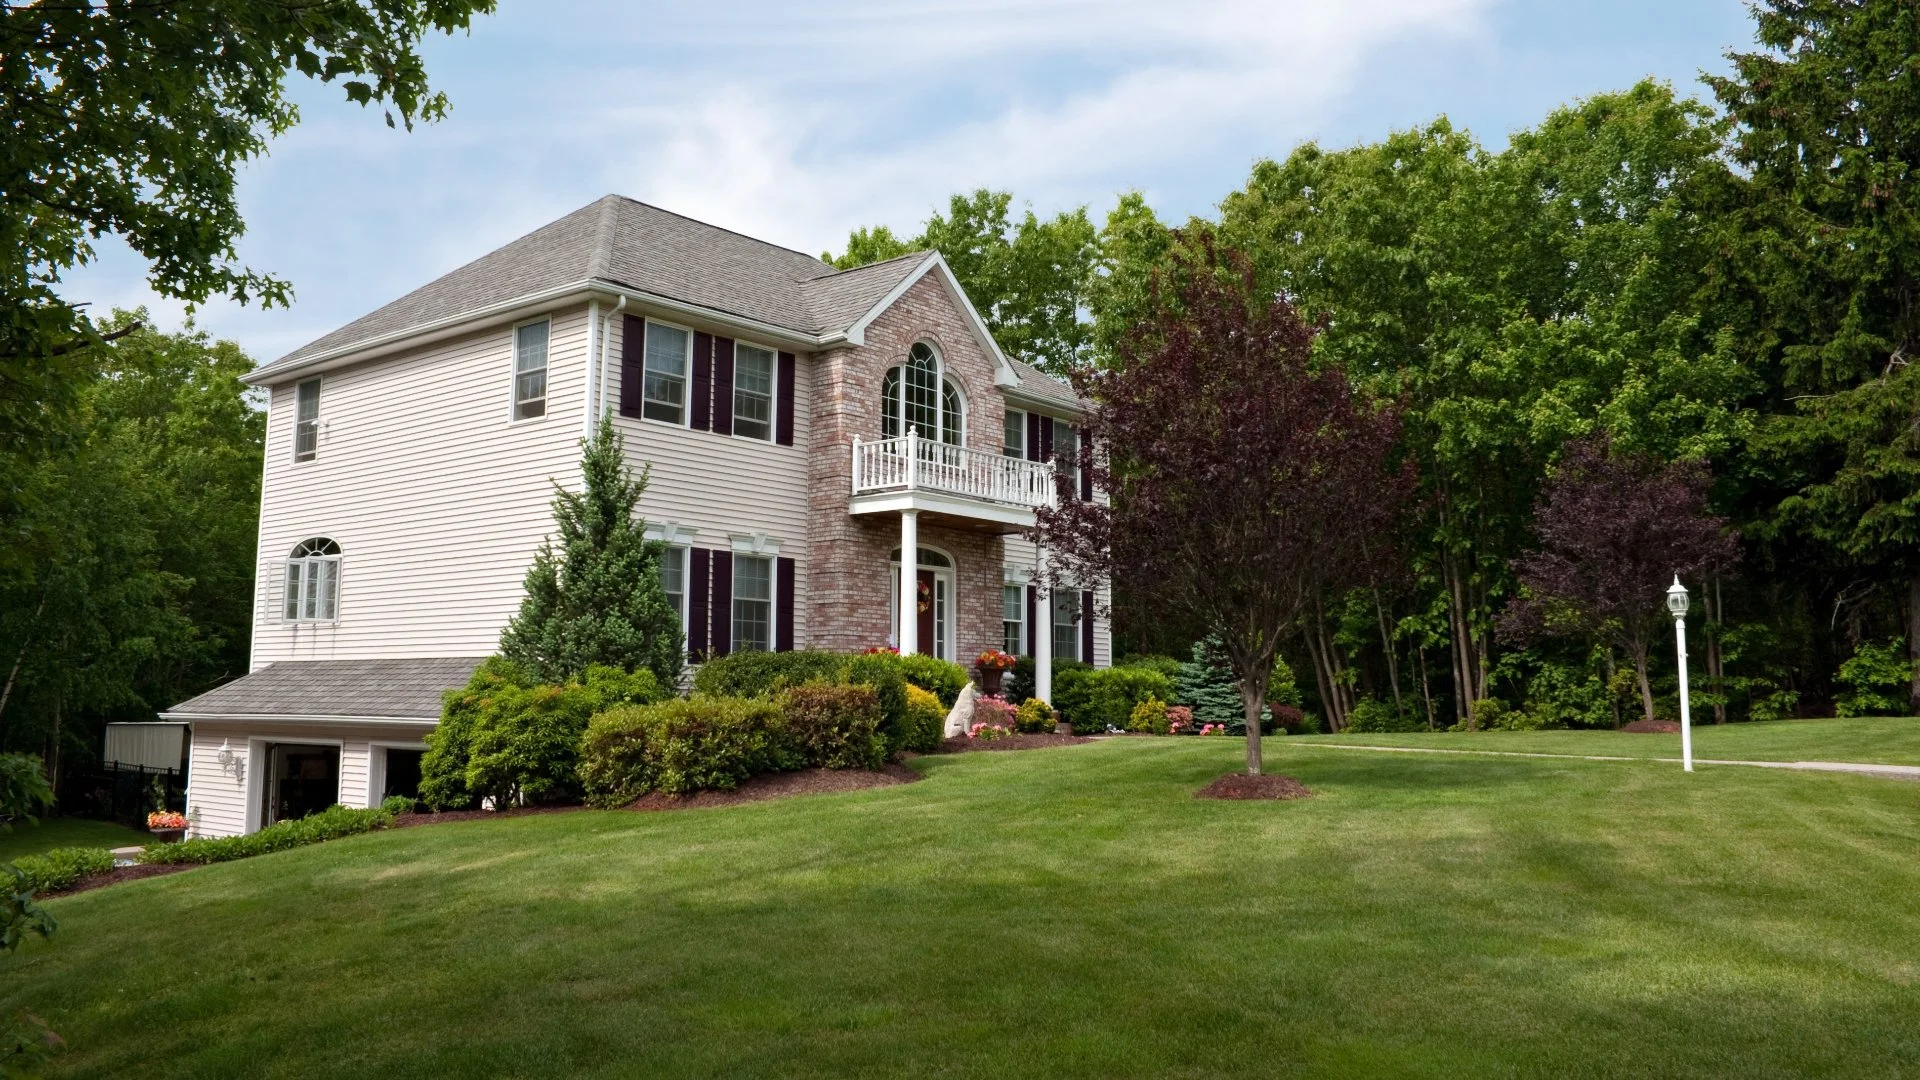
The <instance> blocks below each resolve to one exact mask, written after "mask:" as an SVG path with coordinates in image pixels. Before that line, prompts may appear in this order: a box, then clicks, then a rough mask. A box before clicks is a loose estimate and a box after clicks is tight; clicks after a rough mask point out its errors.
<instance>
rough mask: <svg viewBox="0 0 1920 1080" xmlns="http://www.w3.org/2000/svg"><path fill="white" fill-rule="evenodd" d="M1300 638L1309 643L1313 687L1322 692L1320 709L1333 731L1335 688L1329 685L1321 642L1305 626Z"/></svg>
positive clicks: (1302, 628)
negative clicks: (1321, 655)
mask: <svg viewBox="0 0 1920 1080" xmlns="http://www.w3.org/2000/svg"><path fill="white" fill-rule="evenodd" d="M1300 637H1301V639H1302V640H1303V641H1305V642H1306V643H1307V658H1308V659H1310V660H1312V661H1313V685H1314V688H1315V689H1317V690H1319V691H1320V708H1321V709H1323V710H1325V712H1326V714H1327V727H1328V729H1329V730H1331V729H1332V728H1333V723H1334V719H1333V714H1334V709H1335V708H1336V706H1335V704H1334V700H1333V688H1332V687H1331V686H1329V685H1328V683H1327V667H1326V664H1325V663H1324V662H1323V661H1322V660H1321V657H1320V641H1319V638H1317V637H1316V636H1315V635H1314V632H1313V631H1312V630H1311V629H1309V628H1307V627H1304V626H1303V627H1301V628H1300Z"/></svg>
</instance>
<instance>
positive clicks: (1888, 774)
mask: <svg viewBox="0 0 1920 1080" xmlns="http://www.w3.org/2000/svg"><path fill="white" fill-rule="evenodd" d="M1283 745H1284V744H1283ZM1291 745H1294V746H1307V747H1311V748H1313V749H1317V750H1373V751H1378V752H1381V753H1388V754H1473V755H1477V756H1480V757H1520V758H1559V759H1561V760H1563V761H1657V762H1661V763H1663V764H1668V765H1678V764H1680V759H1679V758H1677V757H1672V758H1670V757H1660V758H1644V757H1621V756H1618V755H1610V754H1540V753H1529V752H1525V751H1520V750H1452V749H1445V748H1442V747H1437V746H1361V745H1359V744H1356V743H1292V744H1291ZM1693 763H1694V764H1695V765H1745V766H1749V767H1751V768H1755V769H1804V770H1809V771H1812V772H1843V773H1856V774H1858V775H1860V776H1878V777H1881V778H1883V779H1887V780H1912V781H1915V782H1920V765H1875V764H1872V763H1869V762H1854V761H1728V760H1724V759H1721V758H1700V757H1697V758H1694V759H1693Z"/></svg>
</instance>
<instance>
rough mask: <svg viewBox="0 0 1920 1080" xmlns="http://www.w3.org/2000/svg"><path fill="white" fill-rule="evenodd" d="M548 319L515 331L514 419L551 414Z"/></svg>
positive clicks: (550, 330)
mask: <svg viewBox="0 0 1920 1080" xmlns="http://www.w3.org/2000/svg"><path fill="white" fill-rule="evenodd" d="M551 332H552V324H551V323H550V322H548V321H547V320H546V319H542V320H540V321H539V322H533V323H528V324H526V325H525V326H517V327H515V328H514V331H513V418H514V419H515V420H530V419H532V418H534V417H536V416H545V415H547V337H548V335H549V334H550V333H551Z"/></svg>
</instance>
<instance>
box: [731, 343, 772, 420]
mask: <svg viewBox="0 0 1920 1080" xmlns="http://www.w3.org/2000/svg"><path fill="white" fill-rule="evenodd" d="M775 363H776V361H775V358H774V355H773V351H772V350H770V349H763V348H761V347H759V346H758V345H747V344H745V343H742V342H735V343H734V346H733V433H734V434H735V435H739V436H741V437H743V438H748V439H766V440H768V441H771V440H772V439H773V373H774V364H775Z"/></svg>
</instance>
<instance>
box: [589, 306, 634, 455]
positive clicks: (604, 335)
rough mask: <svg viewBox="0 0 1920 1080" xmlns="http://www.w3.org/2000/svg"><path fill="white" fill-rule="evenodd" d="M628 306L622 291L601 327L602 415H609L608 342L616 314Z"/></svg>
mask: <svg viewBox="0 0 1920 1080" xmlns="http://www.w3.org/2000/svg"><path fill="white" fill-rule="evenodd" d="M626 306H627V294H625V293H621V294H620V298H619V299H618V300H616V301H614V304H613V306H612V307H610V308H608V309H607V325H605V326H603V327H601V328H600V374H599V384H600V397H599V401H600V416H605V415H607V349H608V345H607V342H608V340H609V339H610V338H612V337H613V320H614V318H615V316H617V315H619V314H620V312H622V311H624V310H625V309H626ZM594 419H595V422H596V423H597V422H598V421H599V417H595V418H594Z"/></svg>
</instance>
